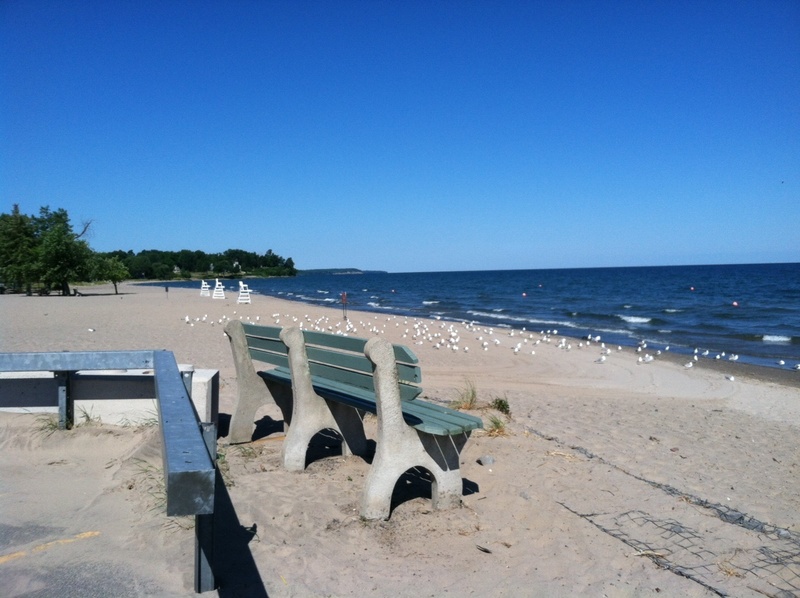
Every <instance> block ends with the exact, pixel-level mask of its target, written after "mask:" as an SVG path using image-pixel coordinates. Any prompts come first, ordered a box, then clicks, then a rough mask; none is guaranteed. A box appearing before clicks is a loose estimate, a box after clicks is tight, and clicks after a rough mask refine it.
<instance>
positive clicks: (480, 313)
mask: <svg viewBox="0 0 800 598" xmlns="http://www.w3.org/2000/svg"><path fill="white" fill-rule="evenodd" d="M467 313H468V314H469V315H471V316H476V317H477V318H479V319H480V318H491V319H493V320H508V321H510V322H522V323H527V324H544V325H546V326H548V327H551V326H552V327H554V326H560V327H562V328H577V327H578V326H577V324H575V323H574V322H560V321H555V320H540V319H537V318H522V317H519V316H505V315H502V314H499V313H495V312H485V311H475V310H468V311H467Z"/></svg>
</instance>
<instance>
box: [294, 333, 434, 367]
mask: <svg viewBox="0 0 800 598" xmlns="http://www.w3.org/2000/svg"><path fill="white" fill-rule="evenodd" d="M303 337H304V338H305V341H306V346H308V345H320V346H322V347H332V348H336V349H342V350H344V351H352V352H353V353H364V346H365V345H366V344H367V339H365V338H358V337H355V336H341V335H338V334H330V333H329V332H314V331H312V330H304V331H303ZM392 348H393V349H394V357H395V359H396V360H397V361H399V362H401V363H411V364H414V363H419V359H417V356H416V355H414V353H413V352H412V351H411V349H409V348H408V347H404V346H403V345H392Z"/></svg>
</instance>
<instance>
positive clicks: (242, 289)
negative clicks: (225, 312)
mask: <svg viewBox="0 0 800 598" xmlns="http://www.w3.org/2000/svg"><path fill="white" fill-rule="evenodd" d="M236 303H250V287H248V286H247V285H246V284H244V283H243V282H242V281H241V280H240V281H239V298H238V299H237V300H236Z"/></svg>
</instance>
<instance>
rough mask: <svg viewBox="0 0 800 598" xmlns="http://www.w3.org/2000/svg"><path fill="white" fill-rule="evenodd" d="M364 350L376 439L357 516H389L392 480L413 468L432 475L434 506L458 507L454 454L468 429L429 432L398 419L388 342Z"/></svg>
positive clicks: (458, 480) (399, 409) (378, 341)
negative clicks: (374, 404)
mask: <svg viewBox="0 0 800 598" xmlns="http://www.w3.org/2000/svg"><path fill="white" fill-rule="evenodd" d="M364 352H365V354H366V356H367V357H368V358H369V359H370V361H372V363H373V364H374V366H375V368H374V379H375V395H376V398H377V401H376V402H377V409H378V440H377V449H376V452H375V459H374V460H373V461H372V467H370V470H369V473H368V474H367V482H366V487H365V488H364V494H363V497H362V501H361V516H362V517H364V518H365V519H388V518H389V515H390V514H391V503H392V493H393V492H394V487H395V485H396V484H397V480H398V479H400V477H401V476H402V475H403V474H404V473H405V472H406V471H408V470H409V469H412V468H414V467H423V468H425V469H427V470H428V471H429V472H430V473H431V475H433V478H434V481H433V486H432V489H431V490H432V497H433V506H434V508H437V509H445V508H452V507H456V506H459V505H460V504H461V493H462V481H461V471H460V469H459V454H460V452H461V449H462V448H463V447H464V444H466V442H467V439H468V438H469V434H467V433H464V434H461V435H459V436H434V435H432V434H426V433H424V432H419V431H418V430H415V429H414V428H412V427H410V426H408V425H407V424H406V423H405V420H404V419H403V409H402V404H401V401H400V390H399V387H398V377H397V367H396V365H395V359H394V350H393V348H392V345H391V343H389V341H387V340H386V339H383V338H379V337H375V338H372V339H370V340H369V342H367V346H366V348H365V351H364Z"/></svg>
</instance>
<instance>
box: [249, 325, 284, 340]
mask: <svg viewBox="0 0 800 598" xmlns="http://www.w3.org/2000/svg"><path fill="white" fill-rule="evenodd" d="M242 328H244V333H245V334H246V335H247V336H258V337H261V338H271V339H274V340H278V341H279V340H280V338H281V337H280V334H281V328H280V326H262V325H260V324H245V323H244V322H243V323H242Z"/></svg>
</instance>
